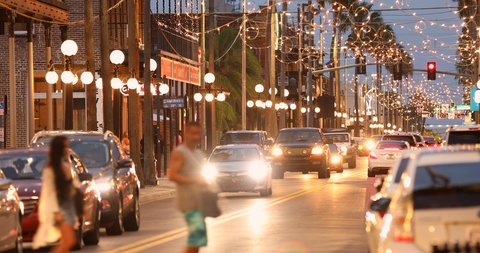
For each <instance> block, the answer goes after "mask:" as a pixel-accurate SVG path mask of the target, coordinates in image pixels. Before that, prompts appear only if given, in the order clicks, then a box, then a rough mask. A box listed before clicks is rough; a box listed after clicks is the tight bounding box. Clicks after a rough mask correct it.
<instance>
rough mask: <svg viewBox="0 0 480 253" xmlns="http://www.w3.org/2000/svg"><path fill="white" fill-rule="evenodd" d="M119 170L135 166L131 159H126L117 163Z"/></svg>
mask: <svg viewBox="0 0 480 253" xmlns="http://www.w3.org/2000/svg"><path fill="white" fill-rule="evenodd" d="M117 165H118V168H128V167H131V166H132V165H133V161H132V159H131V158H124V159H120V160H118V161H117Z"/></svg>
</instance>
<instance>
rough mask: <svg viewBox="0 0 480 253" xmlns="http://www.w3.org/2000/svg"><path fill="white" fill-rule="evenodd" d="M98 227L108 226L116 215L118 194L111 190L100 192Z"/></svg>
mask: <svg viewBox="0 0 480 253" xmlns="http://www.w3.org/2000/svg"><path fill="white" fill-rule="evenodd" d="M100 196H101V198H102V202H101V208H102V209H101V214H100V227H108V226H109V225H110V224H111V223H113V222H114V221H115V219H116V218H117V215H118V211H117V208H118V196H117V195H116V194H114V193H112V192H101V193H100Z"/></svg>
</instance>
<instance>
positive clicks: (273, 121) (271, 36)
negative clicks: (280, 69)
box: [265, 0, 278, 136]
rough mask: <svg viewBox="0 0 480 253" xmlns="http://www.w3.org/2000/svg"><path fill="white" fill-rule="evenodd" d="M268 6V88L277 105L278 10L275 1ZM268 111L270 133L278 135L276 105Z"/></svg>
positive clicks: (271, 0)
mask: <svg viewBox="0 0 480 253" xmlns="http://www.w3.org/2000/svg"><path fill="white" fill-rule="evenodd" d="M268 6H269V8H267V21H268V24H267V45H268V47H267V52H268V53H267V54H266V55H267V56H268V58H267V63H268V65H267V66H268V76H267V77H266V78H267V79H268V86H267V87H268V89H269V90H270V91H271V92H270V93H271V94H270V101H272V105H275V41H276V37H275V24H276V22H277V20H276V19H275V15H273V13H275V12H276V8H275V1H274V0H269V1H268ZM265 111H266V113H267V114H266V119H267V120H266V124H267V127H266V128H265V130H267V132H268V134H269V135H270V136H276V135H277V132H278V124H277V113H276V111H275V106H272V107H271V108H265Z"/></svg>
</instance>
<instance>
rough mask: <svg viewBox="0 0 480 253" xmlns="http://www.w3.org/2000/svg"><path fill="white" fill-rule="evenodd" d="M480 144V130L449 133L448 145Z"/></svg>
mask: <svg viewBox="0 0 480 253" xmlns="http://www.w3.org/2000/svg"><path fill="white" fill-rule="evenodd" d="M455 144H480V131H451V132H449V134H448V145H455Z"/></svg>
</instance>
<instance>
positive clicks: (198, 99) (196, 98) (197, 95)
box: [193, 93, 203, 102]
mask: <svg viewBox="0 0 480 253" xmlns="http://www.w3.org/2000/svg"><path fill="white" fill-rule="evenodd" d="M202 98H203V96H202V94H201V93H195V94H194V95H193V100H195V102H200V101H201V100H202Z"/></svg>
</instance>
